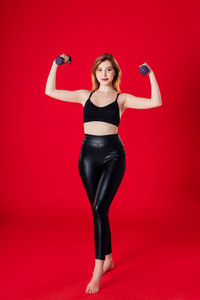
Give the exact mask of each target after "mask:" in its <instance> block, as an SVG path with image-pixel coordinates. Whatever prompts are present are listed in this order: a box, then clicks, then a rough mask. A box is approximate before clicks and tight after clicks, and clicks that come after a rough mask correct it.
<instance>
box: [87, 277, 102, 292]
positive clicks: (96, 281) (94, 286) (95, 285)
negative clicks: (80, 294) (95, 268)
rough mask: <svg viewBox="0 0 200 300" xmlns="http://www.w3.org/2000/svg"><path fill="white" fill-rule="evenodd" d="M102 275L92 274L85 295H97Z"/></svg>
mask: <svg viewBox="0 0 200 300" xmlns="http://www.w3.org/2000/svg"><path fill="white" fill-rule="evenodd" d="M102 275H103V273H102V272H98V273H95V272H93V276H92V279H91V280H90V282H89V283H88V285H87V287H86V290H85V292H86V294H93V293H97V292H98V291H99V289H100V284H101V280H102Z"/></svg>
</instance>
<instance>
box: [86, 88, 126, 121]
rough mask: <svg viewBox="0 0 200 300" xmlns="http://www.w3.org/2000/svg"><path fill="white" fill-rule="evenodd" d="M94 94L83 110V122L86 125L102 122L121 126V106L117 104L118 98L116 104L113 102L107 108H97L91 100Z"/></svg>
mask: <svg viewBox="0 0 200 300" xmlns="http://www.w3.org/2000/svg"><path fill="white" fill-rule="evenodd" d="M93 93H94V91H93V92H91V93H90V96H89V98H88V99H87V101H86V102H85V106H84V108H83V120H84V123H86V122H91V121H102V122H106V123H111V124H114V125H116V126H117V127H118V126H119V123H120V116H119V106H118V103H117V98H118V96H119V93H118V94H117V97H116V99H115V101H114V102H111V103H110V104H108V105H105V106H101V107H100V106H97V105H95V104H94V103H93V102H92V101H91V100H90V97H91V95H92V94H93Z"/></svg>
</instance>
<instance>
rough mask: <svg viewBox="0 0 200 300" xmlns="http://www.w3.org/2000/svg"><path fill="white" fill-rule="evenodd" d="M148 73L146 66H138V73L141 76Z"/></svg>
mask: <svg viewBox="0 0 200 300" xmlns="http://www.w3.org/2000/svg"><path fill="white" fill-rule="evenodd" d="M149 71H150V69H149V68H148V67H147V66H146V65H141V66H139V72H140V73H141V74H142V75H146V74H148V73H149Z"/></svg>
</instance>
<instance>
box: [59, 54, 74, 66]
mask: <svg viewBox="0 0 200 300" xmlns="http://www.w3.org/2000/svg"><path fill="white" fill-rule="evenodd" d="M67 56H68V57H69V60H68V62H67V64H71V62H72V58H71V56H69V55H67ZM55 62H56V64H57V65H62V64H63V63H64V58H63V57H62V56H57V57H56V60H55Z"/></svg>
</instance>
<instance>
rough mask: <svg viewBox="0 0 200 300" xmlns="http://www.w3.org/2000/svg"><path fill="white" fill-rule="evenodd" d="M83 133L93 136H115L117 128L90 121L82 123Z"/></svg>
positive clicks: (112, 125)
mask: <svg viewBox="0 0 200 300" xmlns="http://www.w3.org/2000/svg"><path fill="white" fill-rule="evenodd" d="M84 132H85V133H86V134H93V135H107V134H115V133H118V127H117V126H116V125H114V124H110V123H106V122H102V121H91V122H86V123H84Z"/></svg>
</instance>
